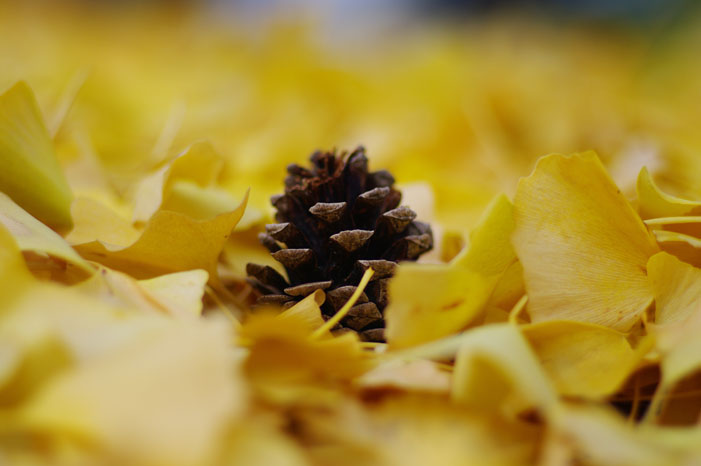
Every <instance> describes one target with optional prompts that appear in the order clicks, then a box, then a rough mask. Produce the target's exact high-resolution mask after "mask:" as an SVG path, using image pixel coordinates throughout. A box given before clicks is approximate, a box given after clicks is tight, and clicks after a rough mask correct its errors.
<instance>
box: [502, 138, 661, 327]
mask: <svg viewBox="0 0 701 466" xmlns="http://www.w3.org/2000/svg"><path fill="white" fill-rule="evenodd" d="M514 206H515V209H514V212H515V218H516V230H515V232H514V235H513V244H514V248H515V249H516V253H517V255H518V258H519V259H520V260H521V263H522V264H523V269H524V279H525V283H526V291H527V293H528V299H529V301H528V308H527V309H528V313H529V314H530V316H531V319H532V320H533V321H534V322H541V321H546V320H574V321H579V322H590V323H594V324H599V325H604V326H607V327H611V328H613V329H615V330H620V331H627V330H629V329H630V328H631V327H632V326H633V325H634V324H635V323H636V322H637V321H638V320H639V319H640V315H641V314H642V312H643V311H645V309H646V308H647V307H648V306H649V305H650V303H651V302H652V290H651V288H650V286H649V283H648V281H647V276H646V273H645V266H646V265H647V260H648V258H649V257H650V256H652V255H653V254H655V253H656V252H658V250H659V249H658V247H657V245H656V243H655V241H654V239H653V237H652V236H651V235H650V234H649V233H648V231H647V229H646V228H645V226H644V225H643V222H642V221H641V220H640V218H639V217H638V215H637V214H636V212H635V211H634V210H633V208H632V207H631V205H630V204H629V203H628V201H627V200H626V199H625V198H624V197H623V195H622V194H621V193H620V191H619V190H618V188H616V186H615V185H614V183H613V181H611V178H610V177H609V176H608V174H607V173H606V171H605V169H604V167H603V166H602V165H601V162H600V161H599V158H598V157H597V156H596V154H594V153H593V152H587V153H583V154H574V155H570V156H563V155H549V156H546V157H543V158H541V159H540V160H539V161H538V164H537V166H536V168H535V170H534V171H533V173H532V174H531V175H530V176H528V177H527V178H523V179H521V181H520V182H519V185H518V190H517V193H516V198H515V202H514Z"/></svg>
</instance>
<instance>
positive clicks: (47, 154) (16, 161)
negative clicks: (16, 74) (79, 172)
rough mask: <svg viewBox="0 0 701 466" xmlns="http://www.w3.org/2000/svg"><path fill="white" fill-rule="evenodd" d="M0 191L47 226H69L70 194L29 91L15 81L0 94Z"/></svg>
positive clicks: (34, 100) (59, 228)
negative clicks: (1, 165) (0, 161)
mask: <svg viewBox="0 0 701 466" xmlns="http://www.w3.org/2000/svg"><path fill="white" fill-rule="evenodd" d="M0 157H2V160H3V167H2V170H1V171H0V191H2V192H4V193H5V194H7V195H9V196H10V197H11V198H12V199H13V200H14V201H15V202H16V203H17V204H19V205H20V206H22V208H24V209H25V210H26V211H27V212H29V213H30V214H31V215H33V216H34V217H36V218H38V219H39V220H40V221H41V222H43V223H45V224H46V225H49V226H50V227H52V228H54V229H56V230H58V231H64V230H67V229H69V228H70V227H71V213H70V205H71V200H72V197H73V195H72V194H71V190H70V188H69V186H68V183H67V182H66V179H65V177H64V175H63V173H62V171H61V167H60V166H59V164H58V160H57V159H56V154H55V153H54V148H53V143H52V142H51V137H50V135H49V132H48V130H47V129H46V126H45V125H44V120H43V118H42V116H41V111H40V110H39V106H38V105H37V102H36V99H35V97H34V94H33V93H32V90H31V89H30V88H29V86H27V84H26V83H24V82H22V81H21V82H18V83H17V84H15V85H14V86H12V87H11V88H10V89H9V90H8V91H6V92H5V93H4V94H2V95H0Z"/></svg>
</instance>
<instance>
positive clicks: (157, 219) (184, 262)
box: [75, 194, 248, 283]
mask: <svg viewBox="0 0 701 466" xmlns="http://www.w3.org/2000/svg"><path fill="white" fill-rule="evenodd" d="M247 200H248V194H246V196H245V197H244V199H243V200H242V201H241V203H240V204H239V206H238V207H237V208H236V209H235V210H233V211H231V212H228V213H224V214H221V215H218V216H216V217H214V218H212V219H209V220H193V219H191V218H190V217H188V216H186V215H183V214H180V213H178V212H170V211H166V210H162V211H159V212H157V213H156V214H155V215H154V216H153V218H151V220H150V221H149V222H148V223H147V224H146V227H145V229H144V231H143V233H142V234H141V236H140V237H139V238H138V239H137V240H136V241H135V242H133V243H132V244H130V245H128V246H126V247H114V246H111V245H108V244H105V243H103V242H101V241H92V242H90V243H84V244H79V245H76V246H75V249H76V250H77V251H78V252H79V253H80V254H81V255H82V256H83V257H85V258H86V259H88V260H93V261H95V262H99V263H101V264H104V265H106V266H108V267H110V268H112V269H115V270H119V271H123V272H126V273H129V274H130V275H132V276H133V277H135V278H139V279H143V278H152V277H155V276H157V275H163V274H165V273H171V272H182V271H185V270H193V269H203V270H205V271H206V272H207V273H209V280H210V283H216V282H217V281H218V276H219V275H218V273H217V260H218V258H219V254H220V253H221V251H222V249H223V248H224V245H225V244H226V241H227V239H228V238H229V235H230V234H231V230H232V229H233V228H234V227H235V226H236V224H237V223H238V221H239V220H240V219H241V216H242V215H243V211H244V209H245V208H246V201H247Z"/></svg>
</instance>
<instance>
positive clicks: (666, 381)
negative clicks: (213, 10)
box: [0, 6, 701, 466]
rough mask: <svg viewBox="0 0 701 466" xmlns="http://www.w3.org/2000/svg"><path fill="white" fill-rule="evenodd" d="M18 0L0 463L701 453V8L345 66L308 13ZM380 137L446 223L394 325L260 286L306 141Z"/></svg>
mask: <svg viewBox="0 0 701 466" xmlns="http://www.w3.org/2000/svg"><path fill="white" fill-rule="evenodd" d="M0 8H1V9H2V11H3V12H4V13H6V14H3V15H0V27H1V28H2V31H3V32H2V34H3V35H4V37H7V38H8V40H7V41H3V43H1V44H0V65H1V66H0V70H2V71H0V85H1V87H2V89H0V92H1V93H2V94H1V95H0V163H1V166H0V464H12V465H14V464H17V465H35V464H57V465H71V466H72V465H101V464H106V465H118V464H129V465H183V466H187V465H202V464H213V465H216V464H222V465H224V464H235V465H239V464H240V465H247V466H248V465H290V466H297V465H308V464H309V465H331V464H332V465H346V464H347V465H425V464H440V465H465V464H476V465H511V464H513V465H522V464H538V465H544V466H548V465H579V464H582V465H676V464H679V465H688V464H697V463H699V462H701V425H700V423H701V338H700V337H699V335H701V269H700V267H701V201H699V199H701V188H699V186H700V182H701V162H700V161H701V156H699V154H701V138H699V134H698V130H697V127H696V126H697V122H698V121H699V120H700V119H701V114H699V113H700V112H701V110H699V109H701V105H699V103H700V101H699V98H700V97H699V96H701V85H700V84H699V81H698V79H696V77H697V76H699V74H701V69H699V68H701V66H700V65H699V62H698V60H692V59H690V57H695V56H696V53H697V51H698V44H700V43H701V38H699V34H698V28H694V27H687V28H680V29H679V30H675V31H672V32H668V33H667V35H665V40H664V41H663V42H656V43H652V42H650V41H647V40H644V39H642V38H640V37H638V36H635V35H634V34H632V35H627V34H623V33H611V32H609V33H606V34H603V33H602V34H603V35H602V37H600V38H596V37H592V35H591V31H578V30H577V29H568V28H560V27H556V26H553V25H552V24H541V25H537V26H534V25H533V24H531V23H522V22H519V21H518V20H514V19H513V18H500V19H498V20H494V22H492V23H490V24H488V27H487V26H483V27H478V26H475V27H474V28H473V29H471V30H470V32H467V33H466V32H457V31H450V30H440V31H435V30H434V31H428V32H426V31H424V32H422V33H420V34H416V35H415V36H411V37H403V41H402V42H401V43H399V42H397V43H393V42H392V41H388V43H385V44H382V47H377V48H374V49H372V50H370V49H364V53H361V54H357V55H354V53H353V52H354V50H355V49H351V50H346V51H345V53H344V55H343V57H345V60H347V61H348V62H345V63H340V62H339V59H338V56H339V55H338V51H335V52H332V51H329V50H326V49H323V48H320V47H318V46H317V45H314V44H315V43H314V42H311V41H309V39H308V37H309V34H310V32H309V31H310V30H313V29H314V28H313V27H312V26H310V25H308V24H295V25H290V24H287V25H286V24H282V23H279V24H277V23H276V24H272V25H269V28H268V29H266V30H265V31H264V32H263V33H262V36H261V37H258V39H257V41H258V42H256V41H251V40H250V39H245V38H242V37H240V36H238V35H237V33H236V32H232V31H231V30H230V29H229V28H227V27H224V26H222V25H217V23H216V21H215V20H214V19H212V18H209V19H208V20H207V21H209V22H205V20H204V19H203V18H201V17H196V16H193V15H192V14H189V13H188V14H187V15H184V16H180V15H179V14H177V12H170V13H169V14H164V12H163V11H160V10H159V11H156V12H152V11H140V12H139V13H138V14H132V13H133V12H132V13H130V10H128V9H127V10H123V11H120V14H119V15H114V14H110V13H109V12H104V11H99V10H98V11H91V12H89V13H86V12H85V11H82V10H75V11H73V10H68V11H65V10H60V11H59V10H55V11H54V10H48V11H50V12H51V13H52V14H48V15H47V14H44V15H40V14H37V11H35V10H33V9H32V8H28V9H23V8H22V7H17V6H13V7H10V6H0ZM41 11H42V12H46V11H47V10H41ZM178 11H179V10H178ZM193 18H194V19H193ZM204 24H206V25H207V27H204ZM30 25H31V26H32V27H35V28H36V27H40V29H41V31H43V33H42V35H40V36H27V37H25V31H26V30H27V28H28V27H29V26H30ZM20 37H21V38H23V40H19V38H20ZM85 37H91V38H92V39H93V40H91V41H86V40H85ZM11 38H15V39H16V40H9V39H11ZM24 39H26V40H24ZM49 39H50V40H49ZM164 43H167V44H168V45H167V46H164V45H163V44H164ZM164 47H165V49H166V50H170V51H171V52H172V51H173V50H177V51H178V55H177V56H175V55H174V54H173V53H163V51H164ZM524 49H528V50H540V51H544V52H541V53H536V54H523V53H521V52H522V51H523V50H524ZM485 50H487V51H488V52H489V53H485ZM390 51H391V53H390ZM621 51H625V52H626V53H625V54H624V55H622V54H621ZM254 52H255V53H254ZM355 52H357V50H355ZM622 57H623V58H622ZM188 61H190V62H191V63H196V64H197V65H198V66H187V64H186V62H188ZM409 96H410V97H409ZM358 143H363V144H364V145H365V146H366V148H367V151H368V159H369V164H370V166H371V167H372V169H373V170H380V169H383V168H389V169H391V170H392V172H393V174H394V176H395V178H396V180H397V183H398V185H399V186H400V187H401V189H402V192H403V199H402V204H403V205H407V206H410V207H411V208H412V209H413V210H414V211H415V212H416V214H417V215H418V218H419V219H422V220H425V221H430V222H431V225H432V228H433V241H434V246H435V247H434V250H433V251H432V252H431V253H429V254H427V255H425V256H424V257H422V258H421V260H419V261H418V262H404V263H400V264H399V265H398V266H397V268H396V272H395V274H394V276H393V278H391V280H389V282H388V289H387V293H388V294H387V305H386V307H385V308H384V322H385V323H386V329H385V332H384V337H385V338H386V343H384V342H366V341H361V339H360V338H359V337H358V334H356V333H355V332H352V331H349V332H343V333H339V332H336V331H333V327H334V324H335V323H336V322H335V321H334V320H333V318H332V319H331V320H327V319H328V317H329V316H326V317H324V316H323V314H322V308H323V306H324V305H325V303H327V296H326V293H325V292H324V290H323V289H317V290H316V291H313V292H311V294H309V295H307V296H306V297H304V298H303V299H300V300H298V301H296V303H295V304H294V305H292V306H288V307H287V308H282V307H275V306H257V307H255V306H253V304H254V303H255V300H256V298H257V294H256V293H257V292H256V290H255V289H253V288H252V287H251V286H250V284H249V282H247V281H246V278H247V277H246V264H247V263H249V262H255V263H259V264H264V265H269V266H271V267H275V268H276V269H277V270H278V271H279V272H281V273H283V274H284V273H285V270H283V269H281V268H280V267H279V265H276V262H275V261H274V260H273V259H272V258H271V257H270V254H269V252H268V251H267V250H266V249H265V248H263V246H261V245H260V244H259V242H258V234H259V233H260V232H261V231H264V224H265V223H271V222H272V221H273V217H274V211H273V210H272V209H271V208H270V207H269V206H268V202H269V201H268V197H269V196H270V195H272V194H274V193H277V192H280V191H281V190H282V187H283V178H284V176H285V173H284V172H285V166H286V165H287V163H291V162H296V163H301V164H303V163H304V162H305V160H306V159H307V156H308V154H309V153H310V152H311V151H312V150H314V149H316V148H322V149H330V148H332V147H334V146H336V147H340V148H343V149H345V148H347V149H352V148H353V147H355V145H356V144H358ZM344 145H347V146H345V147H344ZM590 148H595V149H597V151H598V153H599V155H597V153H595V152H593V151H586V150H587V149H590ZM543 154H551V155H543ZM561 154H562V155H561ZM412 218H413V217H412ZM276 247H280V248H283V249H284V248H285V247H286V245H285V244H279V245H277V246H276ZM370 269H371V267H370ZM357 278H358V280H360V276H358V277H357ZM378 279H379V277H378V275H377V274H375V275H374V276H373V272H371V271H366V272H365V274H364V275H362V280H360V281H359V284H358V285H359V288H360V290H359V291H358V292H357V293H353V295H352V296H350V297H348V299H347V301H344V302H343V303H341V304H342V306H341V310H340V311H339V312H347V311H348V310H349V309H350V308H351V307H352V306H353V304H355V302H356V300H357V299H359V298H360V297H361V291H362V289H363V288H364V287H372V286H373V282H374V281H376V280H378Z"/></svg>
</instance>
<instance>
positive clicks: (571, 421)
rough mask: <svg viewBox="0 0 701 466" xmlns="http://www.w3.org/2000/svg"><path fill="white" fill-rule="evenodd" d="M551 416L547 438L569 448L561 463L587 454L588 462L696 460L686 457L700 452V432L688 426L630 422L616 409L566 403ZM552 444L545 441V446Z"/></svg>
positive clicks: (644, 464)
mask: <svg viewBox="0 0 701 466" xmlns="http://www.w3.org/2000/svg"><path fill="white" fill-rule="evenodd" d="M551 419H552V427H551V429H552V431H553V433H554V435H552V436H549V438H548V439H547V440H548V442H558V443H560V446H561V447H562V448H563V449H564V452H566V453H564V454H565V455H566V456H565V457H564V458H561V461H560V462H559V463H558V464H572V462H575V463H576V462H577V461H578V459H580V458H587V460H588V461H587V464H611V465H614V464H615V465H626V466H627V465H629V466H638V465H641V466H657V465H662V464H688V463H691V464H693V463H694V462H695V460H693V458H694V457H693V456H687V460H686V461H685V460H684V459H683V458H685V456H686V455H692V454H693V453H694V452H696V455H698V453H699V449H698V443H695V442H698V440H699V434H698V432H696V433H694V432H693V431H692V430H691V429H688V430H689V432H688V434H692V435H691V436H690V435H686V434H685V433H684V432H683V431H682V430H681V429H669V428H660V427H653V426H645V425H643V426H635V425H631V424H629V423H626V421H625V420H624V419H622V418H621V416H619V415H618V413H616V412H615V411H613V410H608V409H603V408H600V407H592V406H587V407H577V406H566V407H564V408H563V409H560V410H558V412H557V414H556V415H553V416H551ZM695 430H697V431H698V429H695ZM552 446H553V445H551V444H548V443H546V448H549V447H552ZM696 458H698V456H696Z"/></svg>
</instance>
